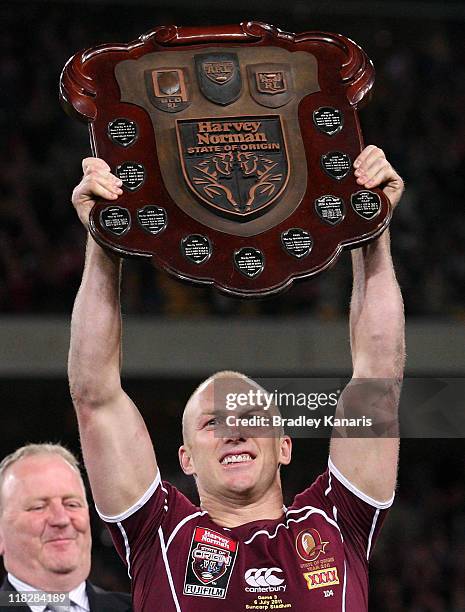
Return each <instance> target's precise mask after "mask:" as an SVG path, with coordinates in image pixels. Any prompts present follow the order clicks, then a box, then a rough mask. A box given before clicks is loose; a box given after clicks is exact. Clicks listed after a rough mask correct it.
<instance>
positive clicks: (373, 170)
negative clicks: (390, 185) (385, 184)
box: [356, 157, 393, 187]
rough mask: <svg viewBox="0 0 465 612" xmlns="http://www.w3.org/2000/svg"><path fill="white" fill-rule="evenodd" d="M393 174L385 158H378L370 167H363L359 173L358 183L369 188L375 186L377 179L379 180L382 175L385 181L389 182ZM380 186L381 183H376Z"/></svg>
mask: <svg viewBox="0 0 465 612" xmlns="http://www.w3.org/2000/svg"><path fill="white" fill-rule="evenodd" d="M392 173H393V170H392V167H391V164H390V163H389V162H388V161H387V159H386V158H385V157H378V158H376V159H374V160H373V161H372V162H371V163H370V164H369V165H367V166H365V165H364V166H363V167H362V168H360V169H359V171H357V174H356V177H357V183H359V184H361V185H365V186H366V187H368V184H370V186H371V187H372V186H373V183H374V180H375V178H376V179H377V178H379V176H380V175H382V176H385V177H386V178H385V180H386V181H387V180H389V176H390V175H391V174H392ZM376 184H377V185H379V183H376Z"/></svg>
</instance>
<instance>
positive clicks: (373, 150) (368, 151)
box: [353, 145, 384, 168]
mask: <svg viewBox="0 0 465 612" xmlns="http://www.w3.org/2000/svg"><path fill="white" fill-rule="evenodd" d="M379 153H381V154H382V155H384V153H383V151H382V150H381V149H380V148H379V147H376V146H375V145H368V146H367V147H365V148H364V149H363V151H362V152H361V153H360V154H359V155H358V156H357V157H356V158H355V161H354V164H353V165H354V168H360V166H361V165H362V164H363V163H364V162H365V161H366V160H367V159H368V158H369V157H370V156H375V157H376V156H377V155H379Z"/></svg>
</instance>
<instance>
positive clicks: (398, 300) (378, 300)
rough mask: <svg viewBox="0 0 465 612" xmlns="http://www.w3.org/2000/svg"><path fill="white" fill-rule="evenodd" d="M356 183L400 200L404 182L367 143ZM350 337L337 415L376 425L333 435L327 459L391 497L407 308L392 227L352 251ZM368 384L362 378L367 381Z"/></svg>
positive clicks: (361, 484)
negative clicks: (363, 432)
mask: <svg viewBox="0 0 465 612" xmlns="http://www.w3.org/2000/svg"><path fill="white" fill-rule="evenodd" d="M354 167H355V168H356V170H355V174H356V176H357V178H358V182H359V184H360V185H362V186H364V187H366V188H368V189H371V188H374V187H377V186H382V187H383V190H384V192H385V193H386V195H387V196H388V197H389V199H390V200H391V204H392V205H393V207H395V206H396V205H397V203H398V202H399V200H400V197H401V195H402V192H403V181H402V179H401V178H400V176H399V175H398V174H397V173H396V172H395V170H394V169H393V168H392V166H391V164H390V163H389V162H388V161H387V160H386V158H385V156H384V153H383V151H381V149H379V148H377V147H374V146H369V147H367V148H366V149H364V151H362V153H361V154H360V156H359V157H358V159H357V160H356V161H355V162H354ZM352 265H353V292H352V302H351V308H350V335H351V349H352V362H353V378H352V381H351V383H350V384H349V385H348V387H347V388H346V390H345V391H344V393H343V394H342V400H341V401H340V403H339V406H338V409H337V415H336V416H346V417H360V416H362V415H366V416H367V417H370V415H371V416H372V417H373V418H374V419H375V420H376V421H377V422H378V423H379V422H382V423H383V424H384V425H383V428H384V429H383V431H382V432H381V431H380V428H377V429H376V431H375V432H374V433H373V436H372V437H363V438H344V437H339V436H340V434H341V430H338V429H337V428H336V429H335V431H334V432H333V438H332V440H331V451H330V459H331V461H332V463H333V464H334V466H335V467H336V469H337V470H339V472H340V473H341V474H342V475H343V476H344V477H345V478H347V479H348V480H349V481H350V482H351V483H352V484H353V485H354V486H356V487H357V488H358V489H359V490H361V491H362V492H363V493H365V494H366V495H368V496H370V497H371V498H373V499H375V500H376V501H380V502H384V501H387V500H388V499H390V498H391V497H392V495H393V492H394V489H395V484H396V477H397V461H398V452H399V440H398V403H399V395H400V385H401V380H402V376H403V369H404V359H405V344H404V311H403V303H402V296H401V293H400V289H399V286H398V284H397V280H396V276H395V273H394V268H393V264H392V259H391V253H390V239H389V232H388V231H385V232H384V234H383V235H382V236H381V237H380V238H379V239H378V240H376V241H375V242H373V243H371V244H370V245H368V246H366V247H363V248H362V249H357V250H355V251H353V252H352ZM364 381H365V382H364Z"/></svg>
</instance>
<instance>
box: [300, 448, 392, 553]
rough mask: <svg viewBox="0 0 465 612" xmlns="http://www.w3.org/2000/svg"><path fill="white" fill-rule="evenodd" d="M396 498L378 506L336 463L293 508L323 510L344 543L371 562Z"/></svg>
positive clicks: (305, 492)
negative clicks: (305, 507) (335, 526)
mask: <svg viewBox="0 0 465 612" xmlns="http://www.w3.org/2000/svg"><path fill="white" fill-rule="evenodd" d="M393 501H394V495H393V496H392V498H391V499H390V500H389V501H387V502H378V501H376V500H374V499H372V498H371V497H369V496H368V495H366V494H365V493H363V492H362V491H360V490H359V489H357V487H355V486H354V485H352V484H351V483H350V482H349V481H348V480H347V479H346V478H345V477H344V476H343V474H341V472H340V471H339V470H338V469H337V468H336V466H335V465H334V464H333V463H332V461H331V459H329V462H328V469H327V470H326V471H325V472H324V473H323V474H321V476H319V478H317V480H316V481H315V482H314V483H313V484H312V486H311V487H309V488H308V489H306V490H305V491H304V492H303V493H301V494H300V495H297V497H296V498H295V501H294V504H293V507H299V506H302V505H312V506H316V507H318V508H321V509H322V510H323V511H324V512H325V513H326V514H327V516H328V517H329V519H330V520H332V521H334V522H335V523H336V524H337V526H338V528H339V530H340V532H341V535H342V537H343V539H344V541H345V542H346V543H347V544H349V545H350V546H351V548H353V549H354V550H355V551H357V553H358V554H359V556H360V557H361V558H362V559H363V560H364V561H365V562H368V561H369V559H370V554H371V552H372V550H373V547H374V544H375V542H376V540H377V538H378V535H379V532H380V530H381V527H382V525H383V523H384V520H385V519H386V516H387V512H388V510H389V508H390V507H391V505H392V502H393Z"/></svg>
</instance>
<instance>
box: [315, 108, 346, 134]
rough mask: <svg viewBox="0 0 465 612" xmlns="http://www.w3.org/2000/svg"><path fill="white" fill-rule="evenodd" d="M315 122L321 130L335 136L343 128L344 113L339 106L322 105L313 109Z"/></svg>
mask: <svg viewBox="0 0 465 612" xmlns="http://www.w3.org/2000/svg"><path fill="white" fill-rule="evenodd" d="M313 123H314V124H315V126H316V127H317V128H318V129H319V130H320V132H324V133H325V134H328V136H333V135H334V134H337V133H338V132H340V131H341V130H342V128H343V126H344V115H343V114H342V112H341V111H340V110H339V109H337V108H333V107H332V106H322V107H320V108H317V109H316V110H315V111H313Z"/></svg>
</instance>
